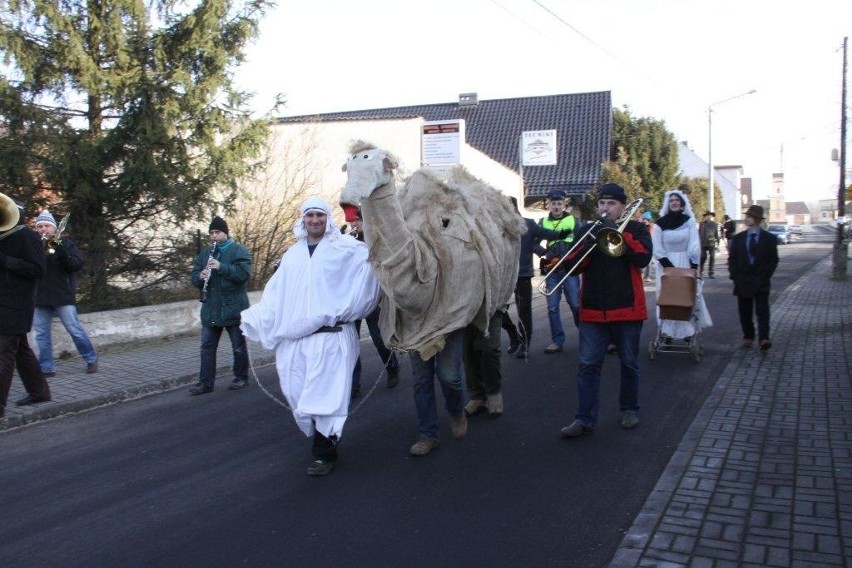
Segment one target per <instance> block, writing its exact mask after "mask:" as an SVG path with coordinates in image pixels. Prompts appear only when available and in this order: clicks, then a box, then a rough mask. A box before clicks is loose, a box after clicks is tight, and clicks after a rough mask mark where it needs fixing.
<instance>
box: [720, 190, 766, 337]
mask: <svg viewBox="0 0 852 568" xmlns="http://www.w3.org/2000/svg"><path fill="white" fill-rule="evenodd" d="M761 221H763V207H761V206H759V205H752V206H751V207H749V208H748V211H746V214H745V217H744V219H743V222H744V224H745V226H746V230H745V231H742V232H740V233H738V234H737V235H736V236H735V237H734V238H733V240H732V241H731V253H730V255H729V256H728V273H729V274H730V278H731V280H733V281H734V295H735V296H736V297H737V309H738V311H739V316H740V326H741V327H742V330H743V341H742V346H743V347H744V348H750V347H751V346H752V344H753V343H754V338H755V333H754V332H755V330H754V315H757V338H758V340H759V342H760V343H759V346H760V350H761V351H766V350H767V349H769V348H770V347H772V342H771V341H770V340H769V290H770V287H771V278H772V275H773V274H774V273H775V269H776V268H777V267H778V242H777V240H776V238H775V235H773V234H772V233H770V232H769V231H765V230H763V229H761V228H760V222H761Z"/></svg>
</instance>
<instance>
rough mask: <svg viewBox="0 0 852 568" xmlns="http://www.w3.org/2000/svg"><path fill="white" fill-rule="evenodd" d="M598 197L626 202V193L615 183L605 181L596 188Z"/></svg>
mask: <svg viewBox="0 0 852 568" xmlns="http://www.w3.org/2000/svg"><path fill="white" fill-rule="evenodd" d="M598 199H615V200H616V201H621V202H622V203H627V194H626V193H625V192H624V188H623V187H621V186H620V185H618V184H617V183H605V184H603V185H602V186H601V187H600V189H598Z"/></svg>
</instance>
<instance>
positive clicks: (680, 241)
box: [651, 189, 713, 339]
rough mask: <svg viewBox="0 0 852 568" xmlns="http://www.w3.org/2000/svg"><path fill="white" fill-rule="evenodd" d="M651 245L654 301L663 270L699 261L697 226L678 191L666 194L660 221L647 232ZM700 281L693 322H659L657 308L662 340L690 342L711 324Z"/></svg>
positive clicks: (696, 263)
mask: <svg viewBox="0 0 852 568" xmlns="http://www.w3.org/2000/svg"><path fill="white" fill-rule="evenodd" d="M651 241H652V242H653V245H654V258H655V259H657V263H658V265H659V266H660V270H657V271H656V272H657V274H656V277H657V290H656V294H657V300H659V298H660V290H661V284H662V277H663V271H664V268H666V267H671V266H674V267H676V268H693V269H697V268H698V263H699V261H700V260H701V242H700V240H699V238H698V225H697V224H696V219H695V214H694V213H693V212H692V206H691V205H690V203H689V198H688V197H687V196H686V194H685V193H683V192H682V191H680V190H677V189H672V190H670V191H667V192H666V195H665V197H664V199H663V206H662V208H661V209H660V218H659V219H658V220H657V222H656V223H655V224H654V226H653V228H652V230H651ZM703 284H704V282H703V280H701V279H700V278H699V279H698V282H697V287H698V290H697V298H696V306H695V313H696V315H697V316H698V317H697V321H679V320H664V319H660V308H659V307H657V325H659V326H660V331H661V334H662V336H663V338H664V339H668V338H672V339H691V338H692V337H693V336H694V335H695V334H696V333H697V332H698V331H699V330H700V329H702V328H704V327H710V326H711V325H713V320H712V319H711V318H710V312H709V311H708V310H707V305H706V304H705V302H704V294H703V293H702V289H703Z"/></svg>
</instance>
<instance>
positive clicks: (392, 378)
mask: <svg viewBox="0 0 852 568" xmlns="http://www.w3.org/2000/svg"><path fill="white" fill-rule="evenodd" d="M398 384H399V367H393V368H391V369H388V388H389V389H392V388H393V387H395V386H396V385H398Z"/></svg>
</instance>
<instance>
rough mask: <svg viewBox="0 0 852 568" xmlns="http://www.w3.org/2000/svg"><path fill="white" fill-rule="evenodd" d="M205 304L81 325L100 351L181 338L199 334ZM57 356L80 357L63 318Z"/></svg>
mask: <svg viewBox="0 0 852 568" xmlns="http://www.w3.org/2000/svg"><path fill="white" fill-rule="evenodd" d="M260 295H261V292H260V291H257V292H249V302H250V303H252V304H254V303H255V302H257V301H258V300H260ZM200 312H201V302H199V301H198V300H188V301H185V302H172V303H170V304H159V305H156V306H143V307H139V308H128V309H125V310H110V311H107V312H92V313H89V314H80V323H81V324H83V328H84V329H85V330H86V333H88V334H89V337H90V338H91V340H92V343H93V344H94V345H95V349H96V350H103V349H108V348H109V347H114V346H117V345H124V344H129V343H135V342H138V341H146V340H152V339H162V338H166V337H172V336H177V335H187V334H192V333H199V334H200V331H199V330H200V329H201V321H200V319H199V318H200ZM52 329H53V332H52V336H53V354H54V356H56V357H59V356H60V355H61V354H62V352H63V351H67V352H69V353H71V354H73V355H77V348H76V347H74V343H73V342H72V341H71V336H69V335H68V332H67V331H65V328H64V327H62V323H60V321H59V318H54V320H53V328H52ZM30 345H31V346H32V348H33V350H35V351H37V350H38V348H37V346H36V343H35V338H34V337H32V335H31V336H30Z"/></svg>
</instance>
